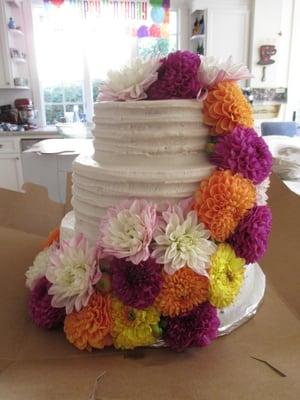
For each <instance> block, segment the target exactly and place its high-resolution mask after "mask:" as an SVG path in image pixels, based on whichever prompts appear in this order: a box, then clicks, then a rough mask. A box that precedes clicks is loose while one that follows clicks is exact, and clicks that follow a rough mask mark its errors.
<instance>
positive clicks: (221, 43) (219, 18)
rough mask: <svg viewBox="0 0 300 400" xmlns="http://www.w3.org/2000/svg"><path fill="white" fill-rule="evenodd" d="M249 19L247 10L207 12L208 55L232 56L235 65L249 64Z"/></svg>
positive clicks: (217, 9)
mask: <svg viewBox="0 0 300 400" xmlns="http://www.w3.org/2000/svg"><path fill="white" fill-rule="evenodd" d="M249 18H250V12H249V11H248V10H247V9H239V10H237V9H232V10H228V9H222V8H216V9H213V8H210V9H208V10H207V54H208V55H213V56H214V57H218V58H227V57H228V56H232V59H233V61H234V62H235V63H243V64H247V63H248V51H249Z"/></svg>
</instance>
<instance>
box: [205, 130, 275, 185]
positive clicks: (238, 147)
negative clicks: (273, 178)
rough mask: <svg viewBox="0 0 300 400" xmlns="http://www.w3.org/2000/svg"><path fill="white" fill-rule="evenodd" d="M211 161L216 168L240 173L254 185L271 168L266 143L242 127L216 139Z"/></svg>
mask: <svg viewBox="0 0 300 400" xmlns="http://www.w3.org/2000/svg"><path fill="white" fill-rule="evenodd" d="M211 161H212V163H213V164H215V165H216V166H217V167H218V168H221V169H230V170H231V171H232V172H239V173H241V174H242V175H243V176H244V177H245V178H248V179H250V180H251V181H252V182H253V183H254V184H255V185H257V184H259V183H261V182H262V181H263V180H264V179H266V178H267V177H268V176H269V174H270V171H271V168H272V155H271V153H270V150H269V148H268V146H267V144H266V142H265V141H264V140H263V139H262V138H261V137H259V136H257V133H256V132H255V130H254V129H252V128H247V127H243V126H237V127H236V128H235V129H234V130H233V131H232V133H230V134H228V135H223V136H222V137H220V138H219V139H218V142H217V143H216V144H215V146H214V150H213V154H212V155H211Z"/></svg>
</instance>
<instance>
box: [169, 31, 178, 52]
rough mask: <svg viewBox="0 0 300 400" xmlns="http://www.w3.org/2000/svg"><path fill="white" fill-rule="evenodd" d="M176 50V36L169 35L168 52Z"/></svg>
mask: <svg viewBox="0 0 300 400" xmlns="http://www.w3.org/2000/svg"><path fill="white" fill-rule="evenodd" d="M176 50H177V36H175V35H170V37H169V52H170V53H171V52H173V51H176Z"/></svg>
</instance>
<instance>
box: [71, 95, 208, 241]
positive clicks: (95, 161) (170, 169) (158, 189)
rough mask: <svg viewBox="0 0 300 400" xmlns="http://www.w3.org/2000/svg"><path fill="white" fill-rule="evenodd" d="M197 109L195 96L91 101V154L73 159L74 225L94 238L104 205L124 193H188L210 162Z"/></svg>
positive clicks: (167, 196) (162, 197) (173, 197)
mask: <svg viewBox="0 0 300 400" xmlns="http://www.w3.org/2000/svg"><path fill="white" fill-rule="evenodd" d="M201 109H202V103H201V102H199V101H197V100H163V101H140V102H102V103H98V104H96V105H95V118H94V122H95V125H96V126H95V129H94V131H93V134H94V137H95V139H94V147H95V154H94V157H93V158H90V157H79V158H77V159H76V160H75V161H74V164H73V208H74V212H75V218H76V229H77V230H78V231H81V232H83V233H84V234H86V235H87V236H88V238H89V239H90V240H91V241H94V240H95V235H96V233H97V226H98V224H99V219H100V218H101V216H102V215H103V214H104V213H105V210H106V209H107V207H109V206H111V205H114V204H116V203H117V202H119V201H121V200H123V199H126V198H130V197H138V198H146V199H151V200H155V201H157V202H161V201H166V200H169V201H171V202H175V201H178V200H180V199H182V198H186V197H189V196H191V195H193V193H194V192H195V189H196V188H197V187H198V185H199V182H200V181H201V180H202V179H203V178H205V177H207V176H208V175H209V174H210V172H211V170H212V168H213V167H212V166H211V164H210V163H209V161H208V159H207V156H206V153H205V144H206V140H207V135H208V128H207V127H206V126H205V125H204V124H203V123H202V112H201Z"/></svg>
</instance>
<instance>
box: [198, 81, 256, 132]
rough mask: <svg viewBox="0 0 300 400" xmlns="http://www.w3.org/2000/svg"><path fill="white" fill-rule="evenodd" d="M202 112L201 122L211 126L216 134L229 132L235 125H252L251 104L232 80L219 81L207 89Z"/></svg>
mask: <svg viewBox="0 0 300 400" xmlns="http://www.w3.org/2000/svg"><path fill="white" fill-rule="evenodd" d="M203 113H204V119H203V122H204V123H205V124H207V125H209V126H212V127H213V128H214V132H215V134H216V135H221V134H224V133H229V132H231V131H232V130H233V129H234V128H235V127H236V126H237V125H244V126H246V127H249V128H251V127H252V126H253V116H252V110H251V106H250V104H249V103H248V101H247V100H246V98H245V96H244V95H243V92H242V90H241V89H240V88H239V86H238V85H237V84H236V83H234V82H232V81H224V82H220V83H219V84H218V85H216V86H214V87H213V88H212V89H211V90H209V92H208V95H207V98H206V99H205V100H204V107H203Z"/></svg>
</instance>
